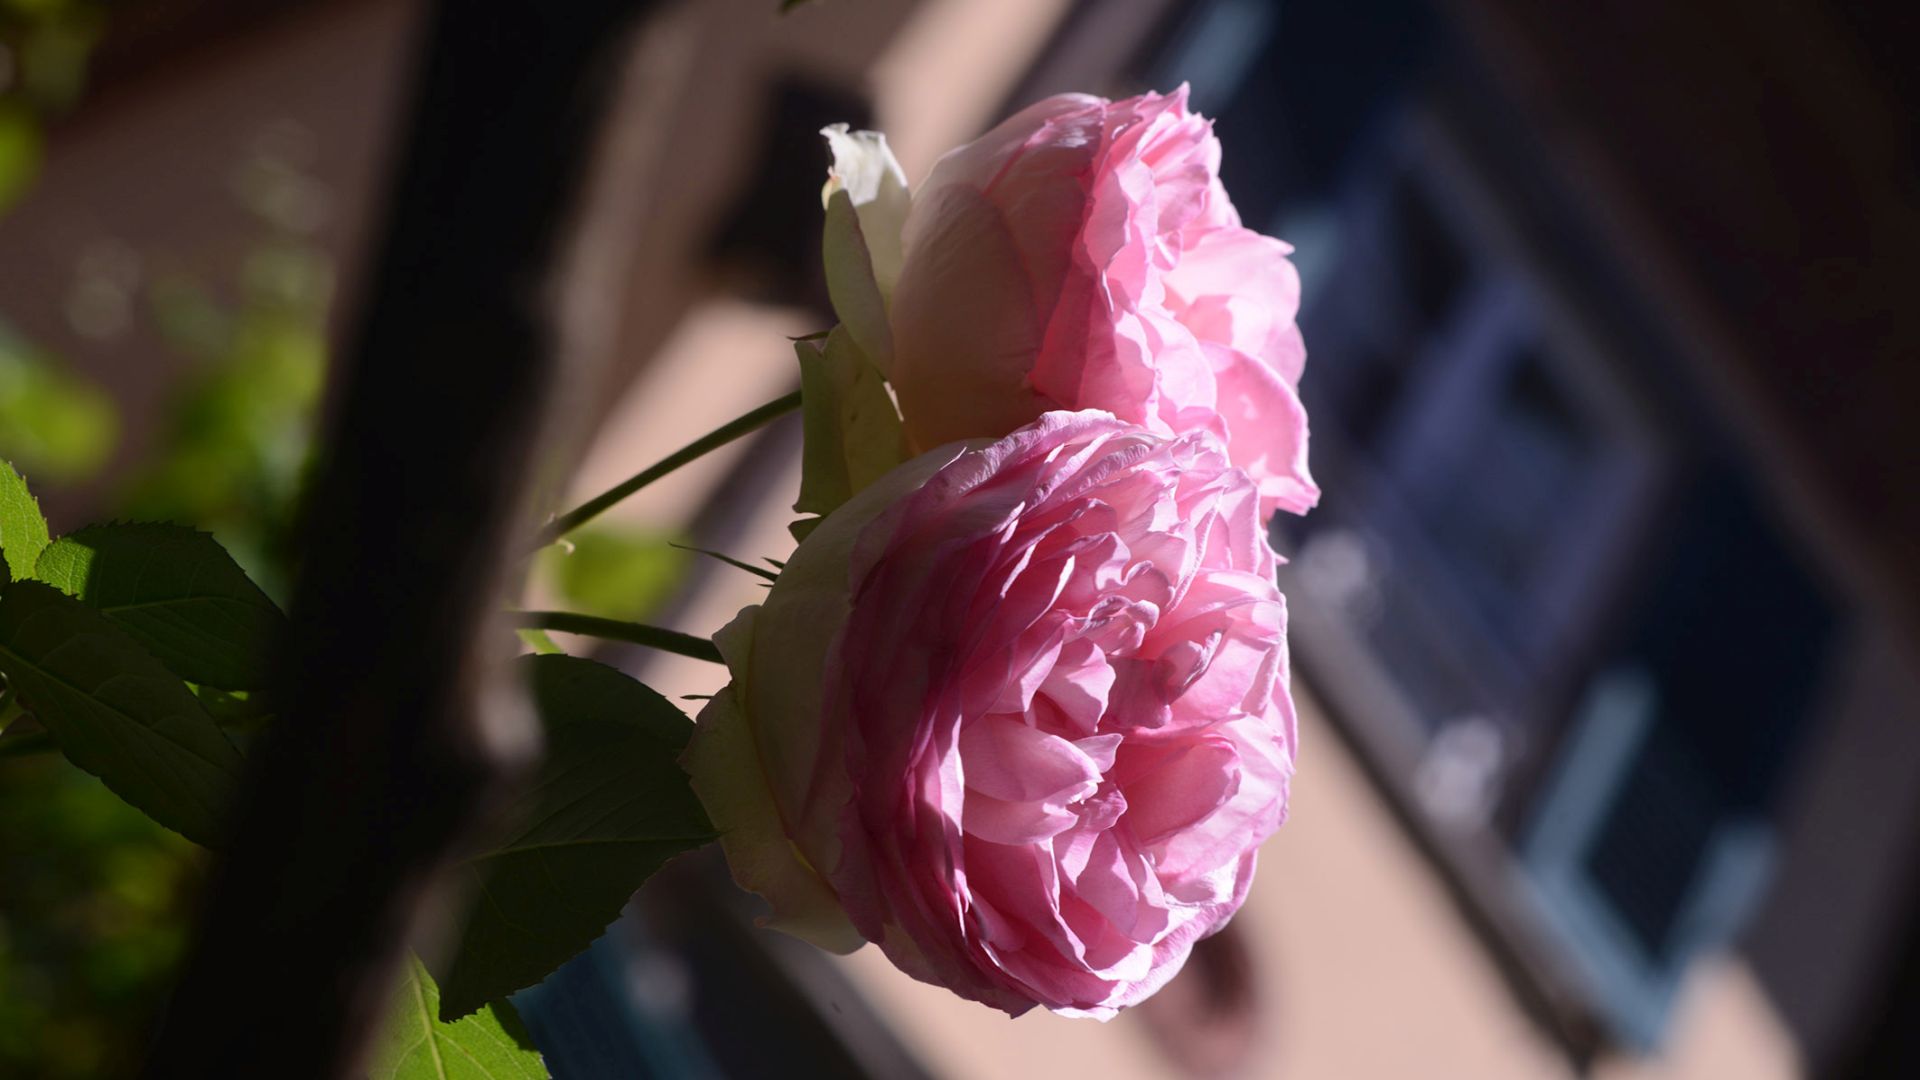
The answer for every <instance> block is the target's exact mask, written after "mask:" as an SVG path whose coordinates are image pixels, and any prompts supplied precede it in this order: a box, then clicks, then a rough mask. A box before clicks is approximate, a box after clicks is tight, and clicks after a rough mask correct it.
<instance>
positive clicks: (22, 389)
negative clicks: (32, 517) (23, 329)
mask: <svg viewBox="0 0 1920 1080" xmlns="http://www.w3.org/2000/svg"><path fill="white" fill-rule="evenodd" d="M119 421H120V418H119V414H118V413H116V412H115V410H114V407H113V402H112V401H111V400H109V399H108V397H107V396H106V395H105V394H104V393H102V392H101V391H100V389H99V388H98V387H96V386H94V385H93V384H92V383H90V382H88V381H87V380H85V379H83V378H80V377H79V376H77V375H74V374H72V373H71V372H69V371H67V370H66V368H65V367H64V365H62V364H61V363H60V361H59V359H58V358H57V357H54V356H52V355H50V354H48V353H46V352H44V351H43V350H40V349H37V348H35V347H34V345H33V344H32V343H31V342H29V341H27V340H26V339H24V338H22V337H20V336H19V335H17V334H15V333H13V332H12V331H10V330H9V329H7V327H6V326H5V325H4V324H0V457H4V458H6V459H7V460H9V461H12V462H13V463H14V464H15V465H16V466H18V467H19V469H20V470H21V471H22V472H25V473H28V474H30V475H32V476H34V477H37V478H39V479H40V481H41V482H42V483H44V484H47V485H49V486H55V485H60V484H71V483H77V482H79V481H82V480H85V479H87V478H88V477H91V476H92V475H94V474H95V473H96V472H98V471H99V469H100V467H101V466H102V465H104V464H106V461H107V456H108V455H109V454H111V453H112V452H113V446H114V441H115V439H116V437H117V436H118V433H119Z"/></svg>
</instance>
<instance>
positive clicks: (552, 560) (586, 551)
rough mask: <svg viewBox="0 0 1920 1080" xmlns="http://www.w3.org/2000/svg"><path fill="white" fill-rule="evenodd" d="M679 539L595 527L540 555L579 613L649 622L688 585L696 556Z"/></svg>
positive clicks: (651, 532)
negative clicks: (683, 586)
mask: <svg viewBox="0 0 1920 1080" xmlns="http://www.w3.org/2000/svg"><path fill="white" fill-rule="evenodd" d="M675 541H676V537H675V536H674V535H673V534H669V533H663V532H659V531H656V530H650V529H634V528H625V527H621V526H617V525H595V526H589V527H587V528H584V529H581V530H579V531H578V532H575V533H573V534H572V535H570V536H569V537H568V538H567V542H566V543H561V544H554V545H552V546H550V547H547V548H544V549H542V550H541V553H540V563H539V570H540V572H541V573H542V574H544V575H545V576H546V579H547V580H548V581H549V582H550V583H551V584H552V586H553V588H554V591H556V592H558V593H559V594H560V595H561V597H563V598H564V599H565V600H566V601H567V607H568V608H569V609H570V610H573V611H579V612H584V613H586V614H588V615H598V616H600V617H601V618H606V619H624V620H635V621H644V620H646V619H647V618H648V617H649V616H651V615H652V614H653V613H654V612H655V611H657V610H659V608H660V607H661V605H663V604H665V603H666V602H667V601H668V600H670V599H672V597H673V594H674V592H675V591H676V590H677V589H678V588H679V587H680V584H681V582H683V581H684V580H686V572H687V566H688V564H689V562H690V561H691V560H692V559H693V558H694V553H693V552H690V551H688V550H687V549H685V548H678V547H674V546H672V545H673V543H674V542H675Z"/></svg>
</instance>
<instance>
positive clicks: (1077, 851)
mask: <svg viewBox="0 0 1920 1080" xmlns="http://www.w3.org/2000/svg"><path fill="white" fill-rule="evenodd" d="M1257 503H1258V496H1257V493H1256V491H1255V489H1254V486H1253V484H1252V483H1251V482H1250V481H1249V480H1248V479H1247V477H1246V475H1245V474H1244V473H1243V472H1241V471H1240V470H1239V469H1237V468H1234V467H1232V466H1231V465H1230V464H1229V463H1228V461H1227V456H1226V454H1225V452H1224V450H1223V448H1222V446H1221V445H1220V443H1219V441H1218V440H1217V439H1216V438H1215V437H1214V436H1213V435H1212V434H1210V433H1208V432H1205V431H1199V432H1193V433H1190V434H1187V435H1182V436H1178V437H1172V438H1169V437H1166V436H1162V435H1158V434H1155V433H1153V432H1150V431H1147V430H1144V429H1142V428H1140V427H1138V426H1136V425H1131V424H1127V423H1123V422H1121V421H1119V420H1116V419H1115V418H1114V417H1112V416H1111V415H1108V414H1105V413H1100V412H1093V411H1086V412H1079V413H1067V412H1051V413H1047V414H1046V415H1044V416H1043V417H1041V418H1040V419H1039V420H1038V421H1037V422H1035V423H1033V424H1031V425H1029V426H1027V427H1024V428H1021V429H1020V430H1018V431H1016V432H1015V433H1013V434H1012V435H1010V436H1008V437H1006V438H1003V439H1000V440H997V441H992V442H986V441H981V442H975V443H970V444H954V445H950V446H947V447H944V448H942V449H939V450H936V451H933V452H931V453H928V454H925V455H923V456H921V457H919V458H916V459H914V460H913V461H910V462H908V463H907V464H905V465H902V466H900V467H899V468H897V469H895V470H893V471H892V472H890V473H888V474H887V475H886V476H884V477H883V478H882V479H881V480H879V481H878V482H876V483H875V484H874V485H873V486H872V487H870V488H868V489H867V490H866V491H864V492H862V493H861V494H859V495H858V496H856V497H855V498H854V499H853V500H852V501H851V502H849V503H847V504H846V505H845V506H843V507H841V508H840V509H839V510H837V511H836V512H834V513H833V514H832V515H831V516H829V517H828V518H827V519H826V520H825V522H823V523H822V524H821V525H820V527H819V528H818V529H817V530H816V531H815V532H814V533H813V534H812V535H811V536H809V537H808V538H807V540H806V541H805V542H804V543H802V544H801V545H800V548H799V550H798V551H797V552H796V553H795V554H794V557H793V559H792V560H791V562H789V563H788V565H787V567H786V568H785V570H783V571H782V572H781V574H780V577H779V580H778V582H777V583H776V584H775V585H774V586H773V589H772V591H771V593H769V595H768V597H767V600H766V603H765V604H764V605H762V606H760V607H758V608H748V609H746V610H745V611H743V612H742V613H741V614H740V617H739V618H737V619H736V620H735V621H734V622H733V623H732V624H730V625H729V626H728V627H727V628H726V630H724V631H723V632H722V633H721V634H719V635H717V636H716V641H717V642H718V643H719V645H720V648H721V651H722V652H723V653H724V654H725V656H726V659H727V662H728V665H729V666H730V667H731V669H732V673H733V682H732V684H731V685H730V686H729V687H727V688H726V689H725V690H724V691H722V692H721V693H720V694H718V695H717V696H716V697H715V698H714V699H713V700H712V701H711V702H710V703H709V705H708V707H707V708H706V710H705V711H704V712H703V713H702V714H701V717H700V722H699V725H698V726H697V728H696V732H695V735H694V737H693V742H692V744H691V746H690V748H689V750H688V753H687V756H686V758H685V759H684V763H685V764H686V766H687V769H688V771H689V773H691V775H692V777H693V782H694V788H695V790H696V791H697V792H698V793H699V795H700V798H701V800H702V802H703V803H704V804H705V805H706V807H707V809H708V811H709V813H710V814H711V816H712V818H713V821H714V823H715V825H716V826H717V827H718V828H719V829H720V830H721V833H722V840H721V842H722V844H723V846H724V848H725V850H726V854H727V858H728V860H729V862H730V864H731V866H732V868H733V871H734V875H735V878H736V880H738V881H739V882H740V884H741V885H743V886H744V887H746V888H748V889H752V890H754V891H756V892H759V893H762V894H763V895H765V896H766V897H767V898H768V900H769V901H771V904H772V908H773V915H772V916H771V918H770V919H769V920H768V921H769V923H770V924H771V925H773V926H775V927H778V928H781V929H786V930H788V931H790V932H793V933H796V934H799V935H801V936H803V937H806V938H808V939H810V940H813V941H815V942H817V943H819V944H822V945H825V946H827V947H829V948H835V949H839V950H843V951H844V950H850V949H852V948H854V947H856V946H857V945H858V944H859V943H860V941H861V940H862V939H865V940H868V941H873V942H876V943H877V944H879V946H880V947H881V949H883V950H884V951H885V952H886V954H887V956H888V958H889V959H891V960H892V961H893V962H894V963H895V964H896V965H898V966H899V967H900V968H901V969H902V970H904V971H906V972H907V973H908V974H909V975H912V976H913V977H915V978H917V979H920V980H923V981H925V982H930V983H934V984H937V985H940V986H945V987H948V988H949V989H951V990H953V991H954V992H956V993H958V994H960V995H961V996H963V997H966V998H970V999H972V1000H975V1001H981V1002H985V1003H987V1004H989V1005H992V1006H994V1007H996V1008H999V1009H1004V1010H1005V1011H1007V1012H1008V1013H1010V1014H1014V1015H1018V1014H1019V1013H1022V1012H1024V1011H1026V1010H1027V1009H1029V1008H1031V1007H1032V1006H1034V1005H1036V1004H1037V1005H1042V1006H1045V1007H1047V1008H1049V1009H1053V1010H1056V1011H1059V1012H1063V1013H1068V1014H1073V1015H1086V1016H1096V1017H1101V1018H1105V1017H1109V1016H1112V1015H1113V1014H1114V1012H1115V1011H1116V1010H1118V1009H1120V1008H1122V1007H1125V1006H1127V1005H1131V1004H1134V1003H1136V1002H1138V1001H1140V1000H1142V999H1143V998H1145V997H1146V996H1147V995H1149V994H1151V993H1153V992H1154V991H1155V990H1156V989H1158V988H1159V987H1160V986H1161V985H1162V984H1164V983H1165V982H1166V981H1167V980H1168V979H1170V978H1172V976H1173V975H1174V973H1175V972H1177V971H1178V970H1179V969H1180V966H1181V965H1182V964H1183V963H1184V962H1185V961H1186V958H1187V955H1188V952H1189V951H1190V950H1191V949H1192V947H1193V943H1194V942H1195V941H1197V940H1198V939H1200V938H1202V937H1204V936H1206V935H1208V934H1210V933H1212V932H1214V931H1215V930H1218V929H1219V928H1220V927H1221V926H1222V925H1224V924H1225V923H1226V921H1227V919H1228V918H1229V917H1230V916H1232V914H1233V913H1234V911H1235V910H1237V909H1238V908H1239V906H1240V903H1241V901H1242V899H1243V898H1244V897H1245V896H1246V892H1247V887H1248V885H1249V883H1250V882H1251V881H1252V879H1253V870H1254V853H1255V849H1256V848H1257V847H1258V845H1259V844H1260V843H1261V841H1263V840H1265V839H1266V838H1267V837H1268V836H1269V835H1270V834H1271V833H1272V832H1273V831H1274V830H1275V829H1276V828H1277V827H1278V826H1279V825H1280V823H1281V821H1282V819H1283V818H1284V817H1285V813H1286V803H1287V784H1288V778H1289V776H1290V775H1291V773H1292V769H1293V757H1294V745H1295V732H1294V714H1293V705H1292V701H1291V700H1290V698H1289V696H1288V674H1287V648H1286V636H1285V631H1286V609H1285V605H1284V602H1283V601H1282V599H1281V596H1280V594H1279V592H1278V590H1277V589H1276V587H1275V585H1274V568H1275V566H1274V564H1275V558H1274V555H1273V553H1272V552H1271V551H1270V550H1269V549H1268V547H1267V544H1266V539H1265V536H1264V533H1263V530H1262V529H1261V524H1260V521H1259V520H1258V511H1257Z"/></svg>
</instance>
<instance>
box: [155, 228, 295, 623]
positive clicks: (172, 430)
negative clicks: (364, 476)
mask: <svg viewBox="0 0 1920 1080" xmlns="http://www.w3.org/2000/svg"><path fill="white" fill-rule="evenodd" d="M238 292H239V296H240V304H239V306H238V307H237V308H229V307H225V306H223V305H222V304H221V303H220V301H219V300H218V299H217V297H216V294H215V293H213V292H212V290H210V289H208V288H207V287H205V286H204V285H202V284H200V283H198V282H196V281H194V280H193V279H191V278H187V277H184V276H178V275H175V276H168V277H163V278H161V279H160V280H158V281H156V282H155V283H154V285H153V287H152V290H151V299H152V306H153V316H154V319H155V323H156V325H157V326H158V328H159V330H160V332H161V335H162V337H163V338H164V340H166V341H167V343H168V344H169V345H170V346H171V347H172V348H173V349H175V350H176V351H178V352H180V353H182V354H183V355H185V356H187V357H188V358H189V359H190V360H192V361H193V367H192V369H191V371H190V373H189V374H188V375H187V377H186V378H185V380H184V381H183V382H182V384H181V386H180V387H179V389H178V390H177V392H176V394H175V396H174V399H173V402H172V404H171V406H170V408H169V415H168V418H167V421H166V427H165V429H164V431H163V434H162V436H161V439H160V444H159V447H158V448H157V451H156V452H155V453H152V454H150V455H149V456H148V457H147V460H146V462H145V464H144V465H143V466H142V467H141V468H140V469H139V470H138V471H137V472H136V473H135V474H134V475H133V477H132V478H131V480H130V481H129V482H128V484H127V485H126V487H125V488H124V489H123V491H122V493H121V496H120V498H119V500H118V503H119V506H118V511H117V512H118V513H119V514H120V515H121V516H123V517H126V518H130V519H133V520H139V521H180V522H190V523H192V524H194V525H195V526H197V527H199V528H203V529H206V530H208V531H209V532H212V533H213V534H214V535H215V536H216V537H218V538H219V540H220V542H221V544H222V545H224V546H225V547H226V549H227V550H228V551H229V552H231V553H232V554H233V557H234V558H235V559H236V560H237V561H238V562H239V563H240V565H241V566H242V567H244V568H245V569H246V571H247V573H248V574H249V575H250V576H251V577H252V578H253V579H254V580H255V581H256V582H259V583H260V585H261V587H262V588H264V589H266V590H267V592H268V593H269V594H272V595H274V596H275V597H276V598H279V599H284V598H285V591H286V581H287V567H288V563H289V561H290V559H291V557H292V551H291V548H290V544H291V539H292V535H291V529H292V523H293V515H294V508H295V504H296V502H297V500H298V496H299V492H300V486H301V484H302V482H303V481H304V479H305V477H306V474H307V463H308V456H309V450H310V448H311V445H312V441H313V414H314V411H315V408H316V406H317V404H318V402H319V399H320V391H321V388H322V384H323V381H324V379H325V374H326V360H327V353H326V340H325V337H324V324H325V319H326V310H327V303H328V300H329V298H330V296H331V293H332V273H331V265H330V263H329V262H328V260H327V259H326V257H325V255H324V254H323V253H321V252H319V251H318V250H316V249H314V248H311V247H309V246H307V245H305V244H303V243H301V242H299V241H297V240H293V239H290V238H284V237H283V238H279V239H276V240H274V241H273V242H272V243H270V244H269V245H267V246H265V247H262V248H261V249H260V250H258V251H256V252H255V253H254V254H253V255H252V256H250V257H249V258H248V259H247V261H246V265H245V267H244V269H243V271H242V273H241V275H240V281H239V289H238Z"/></svg>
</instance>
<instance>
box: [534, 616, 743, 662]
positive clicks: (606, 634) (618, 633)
mask: <svg viewBox="0 0 1920 1080" xmlns="http://www.w3.org/2000/svg"><path fill="white" fill-rule="evenodd" d="M513 620H514V625H515V626H520V627H524V628H526V629H529V630H559V631H562V632H563V633H568V634H585V635H586V636H588V637H597V638H606V639H607V640H609V641H629V642H632V643H633V644H635V645H645V646H648V647H649V648H654V649H659V650H661V651H662V652H670V653H678V654H680V655H681V656H691V657H693V658H694V659H695V660H705V661H707V662H709V663H714V664H724V663H726V661H725V660H723V659H721V657H720V650H719V649H717V648H715V647H714V644H713V642H711V641H709V640H707V639H706V638H703V637H695V636H693V635H692V634H683V633H681V632H680V631H678V630H667V629H664V628H662V627H658V626H648V625H646V624H645V623H635V622H621V621H620V620H618V619H602V618H599V617H597V616H594V615H581V614H578V613H576V612H572V611H516V612H514V613H513Z"/></svg>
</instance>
